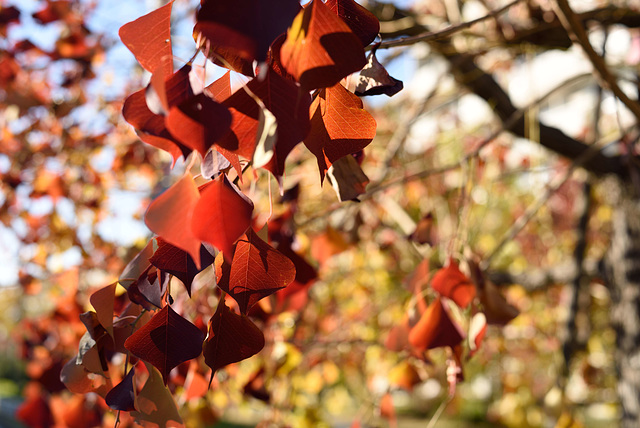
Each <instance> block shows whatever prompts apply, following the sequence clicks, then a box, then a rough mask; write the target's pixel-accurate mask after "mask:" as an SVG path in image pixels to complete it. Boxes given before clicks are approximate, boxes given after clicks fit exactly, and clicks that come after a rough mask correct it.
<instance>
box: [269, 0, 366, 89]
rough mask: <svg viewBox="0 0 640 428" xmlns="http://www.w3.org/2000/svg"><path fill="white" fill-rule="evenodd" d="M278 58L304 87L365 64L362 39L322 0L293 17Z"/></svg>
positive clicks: (334, 79)
mask: <svg viewBox="0 0 640 428" xmlns="http://www.w3.org/2000/svg"><path fill="white" fill-rule="evenodd" d="M280 60H281V62H282V65H283V66H284V67H285V68H286V70H287V71H288V72H289V73H290V74H291V75H293V76H294V77H295V78H296V79H297V80H298V82H300V85H301V86H302V88H303V89H305V90H312V89H318V88H327V87H330V86H333V85H335V84H336V83H338V82H339V81H340V80H341V79H342V78H344V77H346V76H348V75H349V74H351V73H353V72H356V71H358V70H360V69H361V68H362V67H364V65H365V64H366V59H365V56H364V49H363V48H362V43H361V41H360V40H359V39H358V37H356V35H355V34H353V32H352V31H351V29H350V28H349V27H348V26H347V24H345V22H344V21H343V20H342V19H340V18H339V17H338V16H337V15H336V14H335V13H333V12H332V11H331V9H329V7H328V6H327V5H325V4H324V3H323V2H322V1H321V0H313V1H312V2H311V4H310V5H308V6H307V7H305V8H304V9H303V10H302V11H300V13H298V15H297V16H296V18H295V19H294V20H293V23H292V24H291V27H290V28H289V30H288V32H287V39H286V40H285V41H284V43H283V45H282V48H281V49H280Z"/></svg>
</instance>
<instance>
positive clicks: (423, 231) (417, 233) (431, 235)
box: [409, 212, 437, 246]
mask: <svg viewBox="0 0 640 428" xmlns="http://www.w3.org/2000/svg"><path fill="white" fill-rule="evenodd" d="M436 232H437V229H436V228H435V227H434V224H433V214H432V213H431V212H428V213H427V214H425V215H424V216H422V218H421V219H420V221H419V222H418V224H417V225H416V229H415V230H414V231H413V232H412V233H411V235H409V239H410V240H411V241H413V242H416V243H418V244H421V245H423V244H429V245H431V246H433V245H435V244H436V242H437V233H436Z"/></svg>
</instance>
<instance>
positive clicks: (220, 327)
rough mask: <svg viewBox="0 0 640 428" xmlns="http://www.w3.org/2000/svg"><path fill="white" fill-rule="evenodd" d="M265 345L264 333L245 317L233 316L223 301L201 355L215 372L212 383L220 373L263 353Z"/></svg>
mask: <svg viewBox="0 0 640 428" xmlns="http://www.w3.org/2000/svg"><path fill="white" fill-rule="evenodd" d="M264 343H265V342H264V335H263V334H262V331H260V329H259V328H258V327H257V326H256V325H255V324H254V323H253V322H252V321H251V320H250V319H249V318H247V317H246V316H243V315H238V314H236V313H233V312H232V311H231V310H230V309H229V308H228V307H227V305H226V304H225V303H224V301H223V300H221V301H220V303H218V309H216V313H215V314H213V316H212V317H211V320H210V321H209V335H208V336H207V339H206V340H205V341H204V347H203V351H202V352H203V354H204V361H205V363H206V364H207V365H208V366H209V367H211V370H212V372H211V379H213V376H214V375H215V373H216V371H218V369H220V368H222V367H224V366H226V365H228V364H231V363H237V362H238V361H242V360H244V359H246V358H249V357H251V356H253V355H255V354H257V353H258V352H260V351H261V350H262V348H264Z"/></svg>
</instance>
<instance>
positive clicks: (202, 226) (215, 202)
mask: <svg viewBox="0 0 640 428" xmlns="http://www.w3.org/2000/svg"><path fill="white" fill-rule="evenodd" d="M232 186H233V185H232V184H231V183H229V182H228V181H227V179H226V177H225V176H224V175H223V176H222V177H218V178H217V179H215V180H214V181H212V182H210V183H209V184H208V185H207V186H206V187H205V188H204V189H203V190H202V193H201V195H200V200H199V201H198V203H197V204H196V206H195V209H194V210H193V218H192V219H191V229H192V231H193V234H194V235H195V236H196V237H197V238H198V239H200V240H202V241H206V242H208V243H210V244H211V245H213V246H215V247H216V248H218V249H219V250H221V251H222V252H224V253H225V257H229V258H230V257H231V256H232V254H231V253H232V250H233V243H234V242H235V241H236V240H237V239H238V238H239V237H241V236H242V234H243V233H244V232H245V231H246V230H247V228H248V227H249V226H250V225H251V214H252V212H253V203H252V202H251V201H250V200H249V198H247V197H246V196H244V195H241V194H240V191H239V190H235V189H234V187H232Z"/></svg>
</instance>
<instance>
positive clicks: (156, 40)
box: [118, 1, 173, 76]
mask: <svg viewBox="0 0 640 428" xmlns="http://www.w3.org/2000/svg"><path fill="white" fill-rule="evenodd" d="M172 6H173V1H170V2H168V3H167V4H166V5H164V6H161V7H159V8H158V9H156V10H154V11H152V12H150V13H148V14H146V15H144V16H141V17H140V18H138V19H136V20H135V21H132V22H129V23H128V24H125V25H123V26H122V27H121V28H120V31H119V32H118V34H119V35H120V40H122V43H124V44H125V46H126V47H127V48H128V49H129V50H130V51H131V53H133V55H134V56H135V57H136V60H138V62H139V63H140V65H141V66H142V67H143V68H144V69H145V70H147V71H149V72H151V73H153V72H154V71H155V70H156V68H158V66H160V65H163V66H164V67H165V70H164V71H165V73H166V75H167V76H170V75H171V74H172V73H173V62H172V61H166V60H165V58H173V53H172V50H171V7H172Z"/></svg>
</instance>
